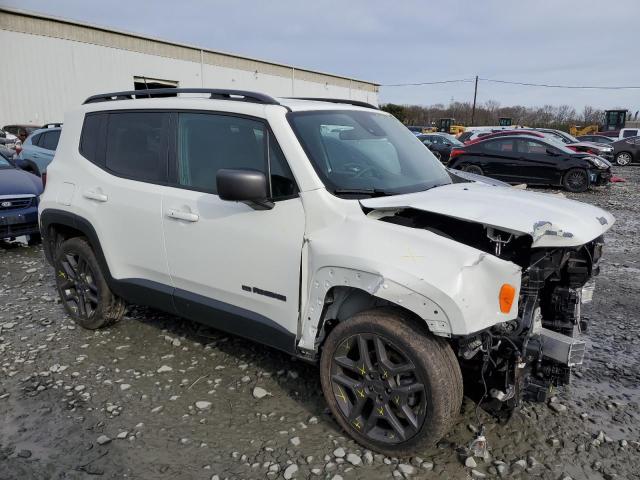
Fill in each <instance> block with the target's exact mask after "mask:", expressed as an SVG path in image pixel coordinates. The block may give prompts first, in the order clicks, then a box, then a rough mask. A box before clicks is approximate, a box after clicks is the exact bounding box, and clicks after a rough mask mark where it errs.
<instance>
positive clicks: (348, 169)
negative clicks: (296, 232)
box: [288, 110, 451, 195]
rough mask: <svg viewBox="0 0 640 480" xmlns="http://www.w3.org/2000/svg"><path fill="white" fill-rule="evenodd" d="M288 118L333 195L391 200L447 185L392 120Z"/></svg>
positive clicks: (353, 115) (373, 116) (333, 115)
mask: <svg viewBox="0 0 640 480" xmlns="http://www.w3.org/2000/svg"><path fill="white" fill-rule="evenodd" d="M288 118H289V122H290V123H291V126H292V127H293V130H294V132H295V133H296V135H297V137H298V140H300V143H301V144H302V146H303V148H304V149H305V151H306V153H307V156H308V157H309V159H310V160H311V162H312V163H313V167H314V168H315V170H316V172H317V173H318V175H319V176H320V178H321V179H322V181H323V182H324V184H325V185H326V187H327V189H328V190H330V191H332V192H333V193H335V194H337V195H340V194H349V193H356V194H357V193H369V194H371V195H374V194H375V195H382V194H384V195H392V194H398V193H410V192H417V191H421V190H427V189H429V188H432V187H435V186H439V185H444V184H448V183H451V177H450V176H449V175H448V174H447V172H446V170H445V169H444V167H443V166H442V164H441V163H440V162H439V161H438V160H437V159H436V158H435V157H434V156H433V154H432V153H431V152H430V151H429V150H428V149H426V148H424V145H423V144H422V143H421V142H420V140H418V139H417V138H416V136H415V135H413V134H412V133H411V132H410V131H409V129H407V128H406V127H405V126H404V125H402V124H401V123H400V122H399V121H398V120H396V119H395V118H393V117H392V116H391V115H386V114H383V113H378V112H374V111H371V112H364V111H349V110H338V111H317V112H316V111H313V112H295V113H289V114H288Z"/></svg>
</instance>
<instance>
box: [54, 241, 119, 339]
mask: <svg viewBox="0 0 640 480" xmlns="http://www.w3.org/2000/svg"><path fill="white" fill-rule="evenodd" d="M54 265H55V268H56V287H57V288H58V294H59V295H60V300H61V301H62V305H63V306H64V309H65V310H66V311H67V313H68V314H69V316H70V317H71V318H72V319H73V320H74V321H75V322H76V323H77V324H78V325H80V326H81V327H83V328H87V329H89V330H95V329H98V328H103V327H107V326H109V325H112V324H114V323H116V322H117V321H118V320H120V319H121V318H122V316H123V315H124V311H125V308H126V305H125V303H124V301H123V300H122V299H120V298H118V297H116V296H115V295H114V294H113V293H112V292H111V290H110V289H109V286H108V285H107V281H106V280H105V277H104V274H103V273H102V270H101V268H100V265H99V264H98V261H97V259H96V256H95V254H94V253H93V250H92V248H91V246H90V245H89V244H88V243H87V241H86V240H85V239H84V238H82V237H74V238H70V239H69V240H65V241H64V242H63V243H62V244H60V246H59V247H58V249H57V251H56V254H55V259H54Z"/></svg>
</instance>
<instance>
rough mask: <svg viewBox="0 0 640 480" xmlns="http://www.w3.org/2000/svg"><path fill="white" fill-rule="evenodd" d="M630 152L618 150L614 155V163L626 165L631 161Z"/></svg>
mask: <svg viewBox="0 0 640 480" xmlns="http://www.w3.org/2000/svg"><path fill="white" fill-rule="evenodd" d="M631 159H632V157H631V154H630V153H629V152H620V153H619V154H617V155H616V163H617V164H618V165H620V166H621V167H626V166H627V165H629V164H630V163H631Z"/></svg>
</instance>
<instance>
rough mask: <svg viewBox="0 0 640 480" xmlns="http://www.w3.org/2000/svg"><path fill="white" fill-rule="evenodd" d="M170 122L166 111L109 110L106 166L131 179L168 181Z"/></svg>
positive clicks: (153, 181)
mask: <svg viewBox="0 0 640 480" xmlns="http://www.w3.org/2000/svg"><path fill="white" fill-rule="evenodd" d="M168 124H169V115H168V114H167V113H164V112H124V113H110V114H109V120H108V125H107V140H106V155H105V167H106V168H107V170H110V171H112V172H113V173H115V174H116V175H119V176H121V177H125V178H129V179H132V180H138V181H143V182H152V183H155V182H157V183H164V182H166V179H167V152H168V151H167V138H168Z"/></svg>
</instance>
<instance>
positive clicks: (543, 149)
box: [518, 140, 547, 155]
mask: <svg viewBox="0 0 640 480" xmlns="http://www.w3.org/2000/svg"><path fill="white" fill-rule="evenodd" d="M518 151H519V152H520V153H529V154H535V155H544V154H546V153H547V146H546V145H544V144H542V143H540V142H538V141H536V140H518Z"/></svg>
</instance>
